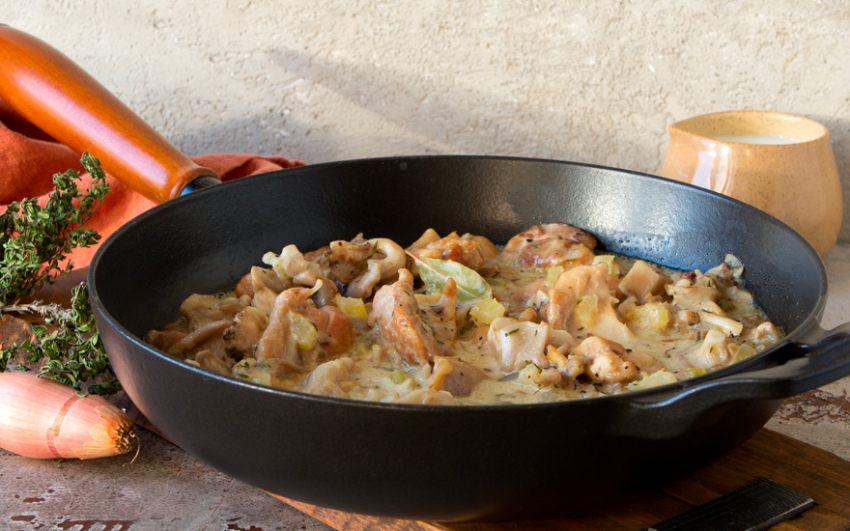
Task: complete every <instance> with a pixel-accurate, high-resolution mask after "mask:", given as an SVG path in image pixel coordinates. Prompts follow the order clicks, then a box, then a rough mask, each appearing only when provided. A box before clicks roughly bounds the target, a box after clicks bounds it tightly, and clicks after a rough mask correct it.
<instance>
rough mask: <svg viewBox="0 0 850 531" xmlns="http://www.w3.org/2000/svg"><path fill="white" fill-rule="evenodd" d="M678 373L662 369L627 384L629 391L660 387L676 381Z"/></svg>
mask: <svg viewBox="0 0 850 531" xmlns="http://www.w3.org/2000/svg"><path fill="white" fill-rule="evenodd" d="M677 381H678V380H676V375H674V374H673V373H672V372H670V371H666V370H663V369H662V370H660V371H658V372H654V373H652V374H650V375H649V376H647V377H646V378H644V379H642V380H638V381H637V382H632V383H630V384H629V385H627V386H626V388H627V389H628V390H629V391H640V390H642V389H649V388H651V387H658V386H661V385H667V384H671V383H676V382H677Z"/></svg>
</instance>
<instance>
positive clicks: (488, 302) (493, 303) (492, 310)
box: [469, 299, 507, 324]
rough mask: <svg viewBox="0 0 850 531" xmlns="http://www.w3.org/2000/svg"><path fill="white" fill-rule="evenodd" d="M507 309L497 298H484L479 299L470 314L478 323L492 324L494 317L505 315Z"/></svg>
mask: <svg viewBox="0 0 850 531" xmlns="http://www.w3.org/2000/svg"><path fill="white" fill-rule="evenodd" d="M506 311H507V309H506V308H505V307H504V306H502V304H501V303H500V302H499V301H497V300H496V299H484V300H481V301H479V302H478V303H477V304H476V305H475V306H473V307H472V309H471V310H469V314H470V315H472V318H473V319H475V322H476V323H478V324H490V323H492V322H493V320H494V319H497V318H499V317H502V316H503V315H505V312H506Z"/></svg>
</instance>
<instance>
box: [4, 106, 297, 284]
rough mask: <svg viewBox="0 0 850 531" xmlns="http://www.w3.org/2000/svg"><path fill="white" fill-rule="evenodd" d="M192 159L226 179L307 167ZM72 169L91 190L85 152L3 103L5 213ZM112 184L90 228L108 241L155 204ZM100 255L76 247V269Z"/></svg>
mask: <svg viewBox="0 0 850 531" xmlns="http://www.w3.org/2000/svg"><path fill="white" fill-rule="evenodd" d="M190 158H191V159H192V160H193V161H195V163H197V164H198V165H200V166H204V167H207V168H210V169H211V170H213V171H215V172H216V173H217V174H218V175H219V177H221V180H222V181H230V180H233V179H238V178H240V177H245V176H247V175H254V174H258V173H265V172H269V171H274V170H279V169H284V168H292V167H294V166H304V165H305V164H306V163H304V162H302V161H300V160H295V159H288V158H286V157H278V156H260V155H252V154H246V153H217V154H210V155H201V156H198V157H190ZM72 168H73V169H75V170H78V171H80V172H81V176H80V183H79V186H80V187H81V188H83V189H85V188H87V187H88V186H89V185H90V184H91V176H90V175H89V174H88V173H84V172H83V168H82V165H81V164H80V154H79V153H75V152H74V151H72V150H71V149H70V148H69V147H68V146H66V145H64V144H62V143H60V142H57V141H56V140H54V139H53V138H51V137H50V136H49V135H47V134H46V133H44V132H43V131H41V130H40V129H38V128H37V127H35V126H34V125H33V124H31V123H29V122H27V121H26V120H25V119H24V118H23V117H21V116H20V115H19V114H18V113H16V112H15V111H14V110H13V109H12V108H10V107H9V106H8V105H7V104H6V103H5V102H3V100H0V172H2V173H0V175H1V176H0V205H2V206H0V211H5V207H6V206H7V205H8V204H9V203H11V202H13V201H19V200H21V199H23V198H29V197H38V198H39V203H40V204H44V202H45V201H47V194H49V193H50V191H51V190H52V189H53V174H55V173H63V172H65V171H67V170H69V169H72ZM107 182H108V183H109V186H110V192H109V193H108V194H107V195H106V198H105V199H104V201H103V203H102V204H101V205H100V207H99V208H98V210H97V212H96V213H95V215H94V217H93V218H92V219H91V221H89V223H88V225H87V226H88V227H91V228H93V229H95V230H96V231H97V232H98V233H99V234H100V235H101V236H103V238H106V237H107V236H109V235H110V234H112V233H113V232H114V231H115V230H116V229H117V228H118V227H120V226H121V225H123V224H124V223H126V222H127V221H129V220H130V219H132V218H134V217H135V216H137V215H139V214H141V213H142V212H144V211H145V210H147V209H149V208H151V207H153V206H154V204H155V203H153V202H152V201H150V200H149V199H147V198H145V197H143V196H141V195H140V194H138V193H136V192H134V191H133V190H132V189H130V187H128V186H127V185H125V184H124V183H122V182H120V181H118V180H117V179H115V178H114V177H112V176H111V175H107ZM101 241H103V240H101ZM95 251H96V247H90V248H87V249H77V250H75V251H74V252H73V253H72V255H71V256H70V260H71V261H72V262H73V264H74V267H77V268H79V267H85V266H87V265H88V264H89V262H90V261H91V259H92V257H93V256H94V252H95Z"/></svg>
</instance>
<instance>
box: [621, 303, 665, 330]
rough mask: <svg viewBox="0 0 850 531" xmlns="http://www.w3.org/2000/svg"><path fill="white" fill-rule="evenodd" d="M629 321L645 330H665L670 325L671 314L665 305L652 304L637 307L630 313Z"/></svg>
mask: <svg viewBox="0 0 850 531" xmlns="http://www.w3.org/2000/svg"><path fill="white" fill-rule="evenodd" d="M627 319H628V321H629V322H630V323H632V324H635V325H637V326H641V327H644V328H657V329H658V330H663V329H665V328H667V325H668V324H669V323H670V312H668V311H667V308H665V307H664V305H663V304H658V303H655V302H650V303H647V304H642V305H640V306H635V307H634V309H632V311H630V312H629V313H628V316H627Z"/></svg>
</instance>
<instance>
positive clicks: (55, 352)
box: [0, 153, 121, 394]
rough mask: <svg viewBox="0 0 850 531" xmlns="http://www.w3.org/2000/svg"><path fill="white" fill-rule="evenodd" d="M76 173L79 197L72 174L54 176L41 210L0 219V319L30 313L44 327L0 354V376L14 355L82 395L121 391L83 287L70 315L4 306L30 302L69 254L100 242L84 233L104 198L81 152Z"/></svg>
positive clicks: (13, 208) (19, 207) (31, 207)
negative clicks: (83, 180)
mask: <svg viewBox="0 0 850 531" xmlns="http://www.w3.org/2000/svg"><path fill="white" fill-rule="evenodd" d="M80 162H82V165H83V167H84V168H85V169H86V171H88V172H89V173H90V174H91V176H92V185H91V187H90V188H89V189H88V190H87V191H86V193H85V194H82V193H81V191H80V189H79V188H78V187H77V180H78V179H79V172H77V171H75V170H68V171H67V172H65V173H62V174H56V175H54V176H53V185H54V188H53V192H52V193H51V194H50V195H49V196H48V199H47V202H46V204H45V205H44V207H41V206H39V205H38V203H37V202H36V200H35V199H23V200H21V201H19V202H14V203H12V204H11V205H9V207H8V209H7V210H6V212H4V213H3V214H2V215H0V243H2V257H0V312H4V313H12V312H15V313H36V314H38V315H40V316H41V318H42V319H43V320H44V323H45V324H44V325H36V326H33V335H34V338H32V339H27V340H26V341H24V342H22V343H21V344H14V345H12V346H10V347H8V348H6V349H4V350H2V351H0V371H5V370H6V366H7V364H8V362H9V361H10V360H12V359H13V358H15V357H16V356H17V355H18V354H19V353H22V354H24V355H25V357H26V363H25V364H23V365H24V368H28V369H30V370H34V371H36V372H38V373H39V375H41V376H45V377H48V378H50V379H52V380H55V381H57V382H59V383H62V384H65V385H68V386H70V387H72V388H74V389H76V390H77V391H78V392H83V389H82V387H83V385H85V384H86V383H87V382H93V383H90V384H89V386H88V389H87V392H88V393H91V394H112V393H115V392H117V391H120V390H121V385H120V384H119V383H118V380H117V379H116V378H115V373H114V372H113V371H112V367H111V365H110V364H109V360H108V358H107V357H106V352H105V351H104V348H103V343H102V342H101V339H100V334H99V333H98V331H97V326H96V325H95V322H94V318H93V316H92V308H91V304H90V303H89V297H88V290H87V288H86V285H85V283H81V284H80V285H79V286H77V287H75V288H74V289H73V290H72V293H71V308H70V309H65V308H62V307H61V306H59V305H57V304H44V303H42V302H39V301H36V302H32V303H26V304H18V303H17V302H16V303H13V304H7V302H8V301H9V300H15V301H17V300H19V299H20V298H21V297H26V296H29V295H32V294H33V293H35V292H36V291H38V290H39V289H40V288H41V287H43V286H44V285H45V284H53V283H54V282H56V280H57V279H58V278H59V276H61V275H63V274H65V273H67V272H68V271H70V270H71V269H72V268H73V264H71V263H70V262H69V261H68V260H66V258H67V256H68V254H69V253H70V252H71V251H72V250H74V249H76V248H79V247H89V246H91V245H94V244H95V243H96V242H97V241H98V240H100V235H99V234H97V232H96V231H94V230H93V229H88V228H83V225H84V224H85V223H86V222H87V221H89V220H90V219H91V217H92V216H93V215H94V213H95V212H96V211H97V208H98V206H100V203H101V201H102V200H103V197H104V196H105V195H106V193H107V192H108V191H109V185H108V184H107V183H106V174H105V173H104V172H103V170H102V169H101V167H100V162H99V161H98V160H97V159H96V158H94V157H92V156H91V155H89V154H88V153H84V154H83V157H82V159H81V161H80Z"/></svg>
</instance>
